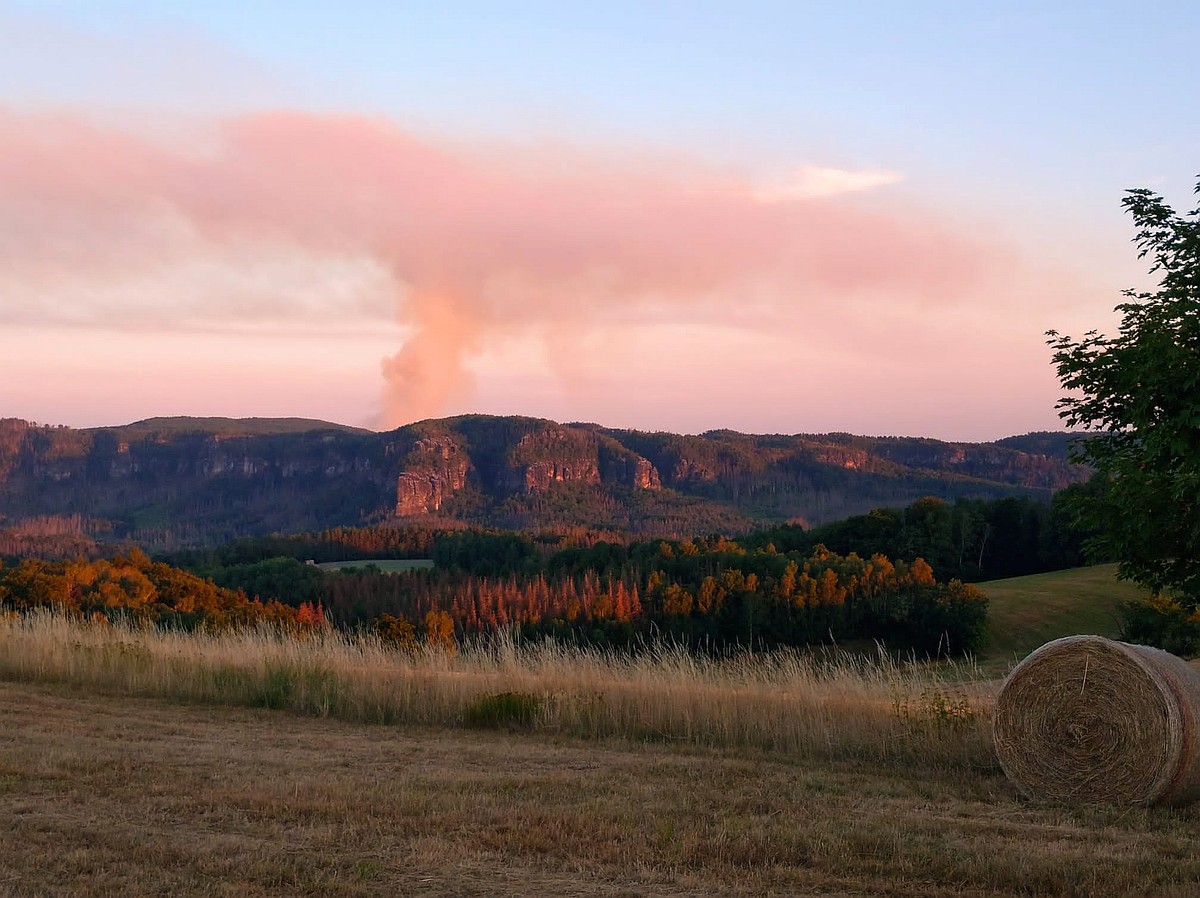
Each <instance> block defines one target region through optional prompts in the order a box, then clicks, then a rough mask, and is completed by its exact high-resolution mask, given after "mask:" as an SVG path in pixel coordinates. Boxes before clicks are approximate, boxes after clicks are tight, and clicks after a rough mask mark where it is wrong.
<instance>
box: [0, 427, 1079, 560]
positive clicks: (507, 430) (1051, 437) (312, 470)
mask: <svg viewBox="0 0 1200 898" xmlns="http://www.w3.org/2000/svg"><path fill="white" fill-rule="evenodd" d="M205 428H216V429H215V430H206V429H205ZM298 428H299V429H298ZM1069 440H1070V437H1069V435H1065V434H1029V435H1026V436H1025V437H1014V438H1010V439H1008V440H1004V441H1000V442H999V443H990V444H967V443H943V442H940V441H937V440H929V439H920V438H907V437H861V436H854V435H851V434H824V435H794V436H786V435H770V436H754V435H747V434H737V433H733V432H731V431H713V432H709V433H705V434H701V435H681V434H669V433H658V432H644V431H628V430H610V429H605V428H602V427H599V426H597V425H574V424H556V423H554V422H552V421H545V420H541V419H534V418H518V417H505V418H497V417H488V416H482V415H468V416H463V417H459V418H447V419H442V420H435V421H425V422H421V423H419V424H414V425H411V426H409V427H403V428H400V429H398V430H394V431H391V432H388V433H369V432H361V431H353V430H345V429H342V430H338V429H337V428H335V427H334V426H333V425H324V424H322V422H300V423H299V424H297V423H295V422H292V421H283V422H278V423H273V422H272V421H269V420H265V419H264V420H254V421H251V422H238V421H232V422H231V421H228V420H226V419H212V420H210V419H178V420H176V419H162V420H160V421H152V422H141V423H140V424H138V425H129V426H127V427H123V428H96V429H91V430H75V429H72V428H68V427H46V426H41V425H35V424H30V423H28V422H25V421H19V420H15V419H8V420H0V519H3V518H4V517H7V518H8V519H9V520H10V521H19V520H24V519H29V518H35V517H38V516H47V515H51V516H53V515H67V516H69V515H73V514H81V515H86V516H88V517H89V518H90V519H96V520H101V521H105V522H108V524H109V525H111V527H112V530H111V533H112V535H113V537H114V539H119V538H124V537H127V536H128V537H129V538H133V539H137V540H141V541H142V542H143V544H144V545H146V546H148V547H151V548H153V547H158V546H164V547H169V546H172V545H179V544H182V543H184V542H205V541H218V540H224V539H228V538H230V537H231V536H240V535H251V534H265V533H271V532H296V531H302V530H319V529H322V528H325V527H332V526H340V525H346V524H361V523H367V522H378V521H380V520H384V519H386V518H389V517H390V518H392V519H393V520H399V521H403V520H404V519H409V518H414V517H420V516H424V515H438V516H440V517H443V518H453V519H457V520H462V521H467V522H470V523H473V524H482V525H485V526H512V527H531V528H535V529H536V528H539V527H544V526H555V527H559V526H563V525H569V526H574V525H576V524H579V525H585V526H600V527H606V528H612V529H630V530H634V531H635V532H642V533H650V532H662V533H668V532H670V533H675V532H684V531H685V530H686V529H687V528H690V527H693V526H695V527H698V528H700V529H698V530H697V531H695V532H702V531H704V530H706V529H707V530H709V531H711V532H716V530H718V529H720V528H722V527H725V526H726V523H725V522H728V521H737V522H740V523H738V524H737V526H743V525H748V524H749V523H750V522H752V521H762V522H766V521H780V520H788V519H791V518H797V517H801V518H804V519H806V520H808V521H810V522H812V523H814V524H817V523H821V522H823V521H827V520H832V519H836V518H839V517H846V516H847V515H850V514H858V513H862V512H864V511H867V510H869V509H871V508H874V507H878V506H890V507H899V506H901V505H904V504H906V503H907V502H911V501H912V500H914V499H917V498H920V497H922V496H938V497H941V498H943V499H947V500H951V501H952V500H953V499H955V498H957V497H959V496H964V497H973V498H999V497H1000V496H1004V495H1011V494H1013V493H1021V494H1028V493H1029V492H1030V491H1031V490H1036V491H1039V492H1041V493H1042V494H1044V495H1049V494H1050V492H1051V491H1053V490H1055V489H1060V488H1062V487H1063V486H1066V485H1067V484H1069V483H1072V482H1076V481H1079V480H1082V479H1084V478H1086V477H1087V476H1088V472H1087V471H1086V470H1085V469H1082V468H1079V467H1076V466H1072V465H1070V464H1068V463H1067V459H1066V452H1067V447H1068V445H1069ZM568 487H569V488H568ZM555 493H563V494H564V495H562V496H560V497H556V496H555ZM631 493H637V494H638V495H636V496H631ZM559 499H561V501H559ZM655 527H659V528H663V529H661V530H659V531H656V530H654V529H653V528H655Z"/></svg>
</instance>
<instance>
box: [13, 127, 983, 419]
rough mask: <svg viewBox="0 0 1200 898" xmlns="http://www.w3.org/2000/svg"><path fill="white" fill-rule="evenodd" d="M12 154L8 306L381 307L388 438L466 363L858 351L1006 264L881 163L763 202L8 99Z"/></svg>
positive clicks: (392, 134) (156, 314) (71, 309)
mask: <svg viewBox="0 0 1200 898" xmlns="http://www.w3.org/2000/svg"><path fill="white" fill-rule="evenodd" d="M0 146H3V147H4V152H3V153H2V154H0V308H2V309H3V311H4V313H5V315H6V316H13V315H15V316H17V317H19V318H22V319H23V320H27V321H36V320H43V321H59V322H67V321H74V322H80V321H83V322H86V321H89V320H91V321H101V320H104V321H106V322H107V323H108V324H109V325H110V326H111V325H112V323H113V319H114V317H117V316H119V318H120V320H121V323H123V324H124V325H126V326H128V327H136V326H139V323H140V324H142V325H144V324H145V323H146V322H153V323H155V324H156V325H159V326H163V325H165V324H166V323H169V322H176V323H181V324H180V326H191V325H195V324H196V323H197V322H202V321H204V320H205V319H208V320H209V321H215V320H228V319H229V318H231V317H232V318H236V319H239V320H245V321H286V320H287V319H289V318H294V317H297V316H299V317H301V318H304V317H306V316H307V318H308V319H310V320H312V319H319V317H320V316H322V315H325V316H330V317H333V318H336V319H338V320H344V319H346V318H348V317H350V318H354V317H358V318H361V320H363V321H367V320H370V319H371V318H372V316H375V317H376V320H377V317H378V315H379V314H380V313H381V309H382V307H383V306H385V305H390V306H392V308H393V309H394V315H395V318H396V321H397V322H398V323H399V324H400V325H401V326H402V327H403V328H404V329H405V331H406V332H407V333H408V334H409V337H408V338H407V339H406V340H405V342H404V344H403V345H402V346H401V347H400V348H399V350H398V352H397V353H395V354H394V355H392V356H389V357H388V358H386V359H384V360H383V362H382V365H381V367H382V372H383V375H384V377H385V380H386V387H385V391H384V413H383V419H382V422H381V423H383V424H385V425H387V426H395V425H397V424H401V423H405V422H407V421H410V420H414V419H416V418H419V417H424V416H428V415H433V414H437V413H438V412H439V411H441V410H443V409H444V408H445V407H446V405H447V403H449V402H451V401H452V400H454V399H455V398H456V397H461V396H463V395H464V394H465V393H466V392H467V391H469V388H470V384H471V379H470V375H469V370H470V365H469V364H468V363H469V361H470V360H471V359H472V358H473V357H475V356H476V355H477V354H478V353H480V352H481V351H482V350H483V348H485V347H486V346H487V345H488V344H489V342H491V341H494V340H499V339H504V338H506V337H508V336H512V335H516V336H520V337H529V336H530V335H533V336H537V337H546V336H547V335H549V336H550V337H552V338H558V337H562V336H563V335H570V334H572V333H582V332H586V331H587V329H588V328H589V327H591V326H593V325H595V324H597V323H609V322H612V321H620V320H625V321H628V322H629V323H630V326H631V327H633V326H636V324H637V322H638V321H640V320H652V321H656V322H659V323H661V322H664V321H676V322H678V323H679V325H680V327H686V326H687V325H688V322H697V321H700V322H702V321H710V322H713V321H715V322H721V323H723V324H726V325H728V324H729V323H737V322H741V323H743V324H744V325H745V326H747V327H750V328H752V329H758V330H760V331H761V332H764V333H765V332H773V333H775V332H778V331H779V330H780V329H784V330H786V329H788V328H806V329H811V328H813V327H820V328H828V329H831V330H832V329H837V328H839V327H841V328H845V329H846V332H847V333H846V336H850V334H851V331H852V329H853V328H854V326H855V321H856V316H860V315H863V314H868V315H869V310H870V307H871V306H872V304H876V303H879V302H880V301H881V298H882V300H883V301H885V302H887V303H891V304H896V305H903V304H906V303H916V304H923V305H925V306H927V307H928V306H943V307H953V306H955V305H956V304H960V303H962V302H964V301H966V299H967V298H969V297H971V296H973V295H975V294H977V293H979V292H980V291H981V290H983V289H985V288H986V287H988V285H989V284H991V283H992V281H993V280H994V278H993V273H994V271H995V270H996V269H997V267H998V265H999V264H1000V261H1001V260H1002V259H1003V253H1001V252H999V251H998V250H997V249H995V248H994V247H992V246H991V245H989V244H987V243H984V242H980V241H975V240H971V239H969V238H966V237H963V236H961V235H960V234H959V233H958V232H956V231H955V230H954V229H952V228H951V227H949V226H948V225H947V224H944V223H943V222H941V221H939V219H938V218H937V216H935V215H932V214H930V213H929V212H927V211H924V210H922V209H919V208H915V207H914V208H909V207H905V206H904V205H903V203H901V202H897V201H893V202H892V203H890V204H888V205H887V206H878V207H875V206H872V205H871V204H869V203H867V202H865V201H864V198H863V196H862V192H863V191H865V190H867V189H868V188H870V187H874V186H879V185H882V184H885V183H893V182H894V181H895V180H897V179H898V176H897V175H895V174H894V173H892V172H884V171H873V172H871V171H868V172H857V173H855V172H847V171H841V170H837V169H821V168H814V167H802V168H800V169H798V174H797V176H796V177H795V178H793V179H790V180H788V181H787V182H785V184H784V188H783V189H782V191H776V193H775V194H774V195H773V196H772V197H771V201H770V202H764V201H763V198H762V196H761V195H760V193H759V191H760V187H761V185H756V184H755V183H754V182H753V179H751V178H736V177H731V176H730V175H729V173H728V172H724V171H716V170H708V169H705V168H704V167H703V166H700V165H697V164H694V163H689V162H687V161H686V160H680V164H679V165H678V166H676V167H675V168H674V169H671V170H667V169H664V168H663V167H662V166H661V165H659V164H646V165H639V163H638V162H637V160H636V159H633V160H631V159H629V158H624V159H622V160H619V161H614V159H613V158H606V157H603V156H601V155H597V154H594V153H592V154H589V153H584V152H581V151H578V150H563V149H561V148H559V149H555V150H553V151H549V150H544V149H542V150H538V149H531V150H529V151H528V152H526V153H524V154H521V153H512V152H491V151H490V148H489V147H487V146H472V147H462V146H449V145H442V144H439V143H436V142H433V141H430V140H426V139H422V138H419V137H417V136H415V135H413V134H412V133H409V132H407V131H405V130H403V129H402V128H400V127H398V126H397V125H396V124H395V123H393V122H391V121H388V120H386V119H378V118H366V117H354V116H334V115H314V114H307V113H300V112H290V111H278V112H267V113H253V114H244V115H237V116H232V117H228V118H224V119H220V120H217V121H215V122H212V123H210V125H209V126H207V127H205V128H203V129H197V130H196V131H194V132H193V133H192V134H191V136H190V138H189V139H184V138H183V136H181V135H179V134H176V135H173V136H163V135H161V134H159V135H157V136H154V137H150V136H147V134H146V133H145V132H143V131H138V130H136V129H133V128H131V127H119V126H114V125H112V124H107V125H101V124H97V123H95V122H92V121H89V120H87V119H86V118H84V117H82V116H78V115H70V114H66V113H56V114H47V113H30V112H22V111H17V110H13V109H8V110H2V109H0ZM569 342H570V339H569V337H568V339H567V340H566V341H565V344H564V345H568V346H569ZM556 364H557V365H560V366H562V368H563V369H564V370H568V369H569V367H570V360H569V359H565V360H561V359H560V360H559V361H558V362H556Z"/></svg>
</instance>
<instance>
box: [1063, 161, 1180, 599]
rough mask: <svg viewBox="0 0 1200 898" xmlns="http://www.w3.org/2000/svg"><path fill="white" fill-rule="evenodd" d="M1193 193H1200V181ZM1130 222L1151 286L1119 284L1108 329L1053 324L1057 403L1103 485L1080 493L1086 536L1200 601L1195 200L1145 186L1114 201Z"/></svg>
mask: <svg viewBox="0 0 1200 898" xmlns="http://www.w3.org/2000/svg"><path fill="white" fill-rule="evenodd" d="M1196 192H1197V193H1200V183H1198V184H1197V187H1196ZM1122 204H1123V205H1124V207H1125V210H1126V211H1127V212H1129V214H1131V215H1132V216H1133V220H1134V223H1135V224H1136V226H1137V234H1136V236H1135V238H1134V242H1135V243H1136V244H1137V246H1138V248H1139V253H1138V256H1139V258H1149V259H1150V262H1151V265H1150V271H1151V273H1152V274H1158V275H1160V276H1161V280H1160V281H1159V284H1158V288H1157V289H1155V290H1150V291H1145V292H1139V291H1136V290H1126V291H1125V293H1124V296H1125V297H1126V300H1127V301H1126V302H1123V303H1121V304H1120V305H1118V306H1117V307H1116V309H1117V311H1118V312H1119V313H1120V315H1121V324H1120V329H1119V331H1118V333H1117V335H1116V336H1115V337H1106V336H1104V335H1101V334H1099V333H1097V332H1096V331H1089V332H1088V333H1086V334H1084V336H1083V337H1082V338H1080V339H1079V340H1075V339H1072V338H1071V337H1068V336H1062V335H1060V334H1058V333H1057V332H1055V331H1049V332H1048V333H1047V336H1048V338H1049V340H1048V342H1049V345H1050V346H1051V347H1052V348H1053V349H1054V364H1055V366H1056V367H1057V371H1058V377H1059V380H1060V382H1061V383H1062V386H1063V387H1064V389H1066V390H1068V391H1069V392H1068V394H1067V395H1066V396H1065V397H1063V398H1062V399H1061V400H1060V401H1059V404H1058V407H1059V410H1060V411H1059V414H1060V416H1061V417H1062V418H1063V419H1064V420H1065V421H1066V423H1067V424H1068V425H1070V426H1071V427H1081V428H1083V429H1084V430H1087V431H1091V432H1092V434H1093V435H1092V436H1090V437H1089V438H1088V439H1087V440H1081V441H1079V442H1078V443H1077V444H1076V448H1075V450H1074V452H1075V457H1076V459H1077V460H1078V461H1081V462H1084V463H1086V464H1089V465H1091V466H1092V467H1093V468H1095V470H1096V471H1097V472H1098V473H1099V475H1100V476H1101V478H1103V480H1104V482H1105V485H1106V486H1107V489H1104V490H1097V491H1093V492H1091V493H1089V494H1087V495H1085V496H1082V497H1081V500H1080V503H1079V511H1080V514H1081V518H1082V520H1083V522H1084V523H1085V525H1088V526H1092V527H1094V528H1095V530H1096V534H1097V535H1096V536H1095V538H1094V546H1095V548H1097V549H1098V550H1099V551H1102V552H1107V553H1110V554H1111V555H1112V556H1113V557H1115V558H1117V559H1118V560H1119V562H1120V567H1119V571H1120V576H1121V577H1123V578H1125V579H1129V580H1133V581H1134V582H1136V583H1139V584H1141V585H1143V586H1145V587H1147V588H1148V589H1150V590H1152V591H1154V592H1156V593H1159V592H1167V593H1171V594H1175V595H1178V596H1185V597H1188V598H1187V602H1188V604H1190V605H1193V606H1194V605H1195V604H1196V603H1197V602H1200V207H1198V208H1197V209H1194V210H1192V211H1191V212H1188V213H1186V214H1184V215H1179V214H1178V213H1176V212H1175V211H1174V210H1173V209H1171V208H1170V207H1169V206H1167V205H1166V203H1165V202H1164V201H1163V199H1162V198H1161V197H1160V196H1158V195H1157V194H1154V193H1152V192H1151V191H1149V190H1145V189H1139V190H1131V191H1129V192H1128V194H1127V195H1126V197H1125V199H1124V200H1123V201H1122Z"/></svg>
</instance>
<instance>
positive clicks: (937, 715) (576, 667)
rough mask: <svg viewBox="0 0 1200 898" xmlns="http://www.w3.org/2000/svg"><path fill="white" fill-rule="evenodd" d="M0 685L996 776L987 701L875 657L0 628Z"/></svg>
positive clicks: (44, 617) (922, 670)
mask: <svg viewBox="0 0 1200 898" xmlns="http://www.w3.org/2000/svg"><path fill="white" fill-rule="evenodd" d="M0 678H3V679H10V680H22V681H33V682H46V683H64V684H72V685H75V686H78V687H81V688H86V689H90V690H97V691H100V692H103V693H105V694H110V695H113V694H115V695H130V696H153V697H159V698H165V699H171V700H176V701H183V702H203V703H213V704H226V705H239V706H260V707H266V708H278V709H285V710H289V711H293V712H298V713H303V714H314V715H320V716H329V717H335V718H340V719H344V720H348V721H357V722H367V723H377V724H396V723H415V724H429V725H449V726H472V725H475V726H500V727H509V728H530V729H536V730H540V731H548V732H554V733H563V734H566V735H571V736H578V737H585V738H625V739H635V740H664V741H671V742H678V743H681V744H687V745H694V746H715V747H729V748H752V749H765V750H770V751H774V752H780V753H787V754H792V755H795V756H797V757H801V758H805V757H822V758H844V759H861V760H868V761H876V762H903V763H906V764H911V763H919V764H921V765H924V766H928V765H934V766H951V767H958V766H963V767H991V766H993V765H994V764H995V761H994V754H993V752H992V748H991V742H990V718H991V708H992V703H993V699H994V687H992V686H990V685H989V684H987V683H984V682H981V681H979V680H978V677H977V676H976V672H975V671H974V670H973V669H971V668H970V667H957V668H956V667H950V668H945V667H941V668H939V667H934V666H930V665H925V664H919V663H915V662H913V663H904V662H897V661H895V660H894V659H892V658H890V657H888V656H886V655H884V654H882V653H881V654H880V655H879V656H878V657H874V658H863V657H861V656H854V655H849V654H827V655H814V654H808V653H802V652H794V651H786V652H771V653H765V654H749V653H747V654H743V655H739V656H736V657H732V658H725V659H713V658H707V657H699V656H696V655H693V654H690V653H688V652H686V651H684V650H683V649H679V648H671V647H659V648H652V649H648V650H646V651H645V652H642V653H640V654H637V655H625V654H616V653H609V652H604V651H600V650H595V649H582V648H576V647H570V646H564V645H561V644H554V643H542V644H536V645H518V644H517V643H515V642H513V641H512V640H511V639H508V638H506V637H504V636H496V637H494V638H491V639H488V640H482V641H479V642H475V643H471V644H468V645H466V646H464V647H462V649H461V650H460V651H458V652H457V653H454V654H448V653H446V652H441V651H432V650H430V651H425V650H421V651H417V652H402V651H398V650H395V649H393V648H390V647H388V646H386V645H384V644H382V643H380V642H379V641H378V640H376V639H374V638H372V637H370V636H352V635H348V634H345V633H342V632H339V631H336V630H323V631H317V632H315V633H312V634H310V635H306V636H304V637H297V636H295V635H291V634H288V633H284V632H280V631H279V630H276V629H271V628H265V627H264V628H257V629H247V630H241V631H233V632H221V633H186V632H180V631H169V630H161V629H156V628H153V627H138V626H135V625H130V624H124V623H102V624H96V623H89V622H84V621H78V620H74V619H70V618H67V617H63V616H61V615H55V614H51V613H31V614H28V615H25V616H17V615H10V616H7V617H4V618H0Z"/></svg>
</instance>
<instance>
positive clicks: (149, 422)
mask: <svg viewBox="0 0 1200 898" xmlns="http://www.w3.org/2000/svg"><path fill="white" fill-rule="evenodd" d="M89 430H111V431H114V432H115V433H117V434H118V435H119V436H120V437H122V438H123V439H134V440H136V439H141V438H144V437H147V436H149V435H151V434H155V433H211V434H216V435H219V436H226V437H231V436H239V437H245V436H263V435H265V434H274V433H312V432H313V431H315V430H341V431H347V432H350V433H372V432H373V431H370V430H367V429H365V428H362V427H351V426H349V425H348V424H333V423H331V422H329V421H317V420H315V419H313V418H191V417H188V416H186V415H181V416H178V417H174V418H146V419H145V420H144V421H134V422H133V423H132V424H124V425H122V426H120V427H92V428H89Z"/></svg>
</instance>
